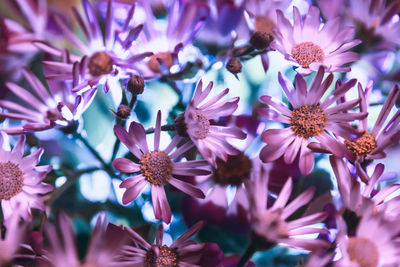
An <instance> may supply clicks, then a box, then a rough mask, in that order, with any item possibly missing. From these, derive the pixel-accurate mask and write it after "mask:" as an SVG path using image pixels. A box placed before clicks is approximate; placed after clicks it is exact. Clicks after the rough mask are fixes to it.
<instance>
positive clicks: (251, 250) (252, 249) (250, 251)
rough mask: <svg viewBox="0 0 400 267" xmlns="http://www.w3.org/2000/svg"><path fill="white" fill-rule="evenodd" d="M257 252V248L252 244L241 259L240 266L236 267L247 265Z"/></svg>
mask: <svg viewBox="0 0 400 267" xmlns="http://www.w3.org/2000/svg"><path fill="white" fill-rule="evenodd" d="M255 252H256V248H255V247H254V246H253V245H252V244H250V245H249V246H248V247H247V249H246V251H245V252H244V254H243V256H242V257H241V258H240V260H239V262H238V264H237V265H236V267H243V266H245V265H246V263H247V262H248V261H249V260H250V259H251V257H253V255H254V253H255Z"/></svg>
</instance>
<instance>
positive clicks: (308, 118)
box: [290, 104, 326, 139]
mask: <svg viewBox="0 0 400 267" xmlns="http://www.w3.org/2000/svg"><path fill="white" fill-rule="evenodd" d="M325 122H326V117H325V114H324V113H323V112H322V109H321V107H320V105H319V104H317V105H312V106H302V107H300V108H298V109H295V110H294V111H293V112H292V117H291V118H290V125H291V128H292V130H293V132H294V133H295V135H297V136H301V137H304V138H306V139H308V138H310V137H313V136H317V135H319V134H321V133H322V132H323V131H324V128H325Z"/></svg>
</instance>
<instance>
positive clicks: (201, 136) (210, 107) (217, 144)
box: [175, 80, 246, 168]
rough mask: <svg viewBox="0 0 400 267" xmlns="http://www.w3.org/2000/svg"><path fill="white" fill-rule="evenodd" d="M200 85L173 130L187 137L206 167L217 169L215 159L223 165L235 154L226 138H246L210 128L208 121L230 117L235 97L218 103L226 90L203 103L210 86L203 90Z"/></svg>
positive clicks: (230, 130)
mask: <svg viewBox="0 0 400 267" xmlns="http://www.w3.org/2000/svg"><path fill="white" fill-rule="evenodd" d="M202 87H203V82H202V81H201V80H200V82H199V83H198V84H197V87H196V90H195V92H194V96H193V98H192V100H191V101H190V103H189V105H188V106H187V107H186V110H185V112H184V113H183V114H181V115H179V116H178V117H177V119H176V120H175V129H176V131H177V133H178V134H179V135H181V136H188V137H189V138H190V140H192V142H193V143H194V144H195V145H196V147H197V149H198V150H199V152H200V154H201V155H202V156H203V158H204V159H206V160H208V162H210V164H212V165H213V166H214V168H216V167H217V165H216V159H215V156H216V157H218V158H220V159H222V160H224V161H226V160H227V159H228V155H237V154H239V150H237V149H236V148H235V147H233V146H232V145H231V144H230V143H229V142H228V138H236V139H245V138H246V134H245V133H244V132H243V131H242V130H241V129H239V128H238V127H236V126H218V125H212V124H211V120H214V119H218V118H219V117H223V116H230V115H232V113H233V112H234V111H235V110H236V109H237V107H238V102H239V97H234V98H230V99H228V100H225V101H221V102H219V103H218V101H220V99H221V98H223V97H224V96H225V95H226V94H228V92H229V89H228V88H227V89H225V90H223V91H222V92H221V93H219V94H218V95H216V96H214V97H213V98H211V99H209V100H208V101H205V99H206V98H207V96H208V95H209V94H210V92H211V89H212V87H213V83H212V82H210V83H209V84H208V85H207V87H206V88H205V89H204V90H203V89H202Z"/></svg>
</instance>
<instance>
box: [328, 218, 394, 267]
mask: <svg viewBox="0 0 400 267" xmlns="http://www.w3.org/2000/svg"><path fill="white" fill-rule="evenodd" d="M338 224H339V227H340V231H339V233H338V235H337V244H338V247H339V248H340V251H341V255H342V257H341V259H340V260H339V261H338V262H336V263H335V264H334V266H337V267H359V266H397V265H398V263H399V257H400V246H399V243H398V240H396V239H398V237H397V235H398V232H399V223H398V222H397V221H392V222H389V221H386V220H385V219H384V216H383V215H382V214H381V213H380V212H378V213H373V214H371V213H370V214H364V216H363V217H362V219H361V221H360V222H359V224H358V226H357V231H356V233H355V234H354V235H353V236H348V235H347V234H346V233H347V227H346V224H345V223H344V221H343V220H342V219H341V218H339V220H338Z"/></svg>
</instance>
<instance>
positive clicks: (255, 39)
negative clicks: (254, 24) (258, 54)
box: [250, 31, 273, 50]
mask: <svg viewBox="0 0 400 267" xmlns="http://www.w3.org/2000/svg"><path fill="white" fill-rule="evenodd" d="M272 40H273V37H272V36H271V35H270V34H268V33H266V32H265V31H256V32H254V33H253V35H252V36H251V38H250V44H251V45H252V46H254V48H256V49H259V50H262V49H265V48H267V47H268V46H269V44H270V43H271V42H272Z"/></svg>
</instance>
